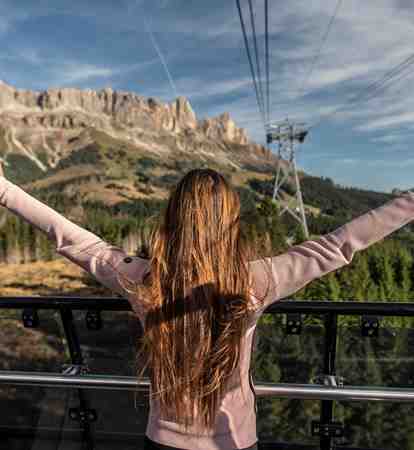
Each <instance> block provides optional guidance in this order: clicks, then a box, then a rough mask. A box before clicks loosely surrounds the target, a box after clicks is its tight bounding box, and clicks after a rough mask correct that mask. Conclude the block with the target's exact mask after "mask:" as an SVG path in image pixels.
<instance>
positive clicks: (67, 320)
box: [59, 307, 95, 450]
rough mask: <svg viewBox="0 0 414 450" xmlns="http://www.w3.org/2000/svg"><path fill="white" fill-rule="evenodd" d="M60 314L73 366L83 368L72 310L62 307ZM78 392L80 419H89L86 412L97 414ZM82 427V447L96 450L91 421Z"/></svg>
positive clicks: (81, 423)
mask: <svg viewBox="0 0 414 450" xmlns="http://www.w3.org/2000/svg"><path fill="white" fill-rule="evenodd" d="M59 312H60V316H61V319H62V324H63V329H64V332H65V335H66V339H67V343H68V348H69V352H70V357H71V361H72V363H73V364H75V365H77V366H83V364H84V362H83V357H82V350H81V347H80V344H79V339H78V335H77V333H76V327H75V324H74V322H73V314H72V310H71V309H69V308H65V307H61V308H59ZM77 391H78V397H79V411H80V417H81V418H84V417H87V415H85V412H86V413H87V412H92V413H95V412H94V411H92V410H90V409H89V408H88V401H87V399H86V397H85V395H84V392H83V390H82V389H80V388H78V389H77ZM80 425H81V428H82V447H83V448H86V449H87V450H94V448H95V445H94V442H93V439H92V435H91V429H90V424H89V421H88V420H80Z"/></svg>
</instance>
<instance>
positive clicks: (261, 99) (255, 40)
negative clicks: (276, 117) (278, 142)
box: [248, 0, 266, 122]
mask: <svg viewBox="0 0 414 450" xmlns="http://www.w3.org/2000/svg"><path fill="white" fill-rule="evenodd" d="M248 3H249V11H250V25H251V27H252V36H253V45H254V47H253V48H254V53H255V57H256V67H257V79H258V86H259V94H260V101H261V103H262V109H263V115H265V111H264V108H265V106H264V97H263V84H262V74H261V70H260V60H259V50H258V47H257V35H256V25H255V20H254V13H253V5H252V0H248ZM265 122H266V119H265Z"/></svg>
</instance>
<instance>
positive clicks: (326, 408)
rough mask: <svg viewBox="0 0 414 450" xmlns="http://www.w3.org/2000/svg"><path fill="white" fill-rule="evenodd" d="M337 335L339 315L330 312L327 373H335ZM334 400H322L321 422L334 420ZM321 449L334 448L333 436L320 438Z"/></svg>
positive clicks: (326, 332) (326, 358)
mask: <svg viewBox="0 0 414 450" xmlns="http://www.w3.org/2000/svg"><path fill="white" fill-rule="evenodd" d="M336 335H337V315H336V314H334V313H328V314H326V315H325V352H324V363H323V366H324V367H323V369H324V374H325V375H335V358H336ZM332 415H333V400H322V402H321V415H320V422H321V424H328V423H331V421H332ZM320 448H321V450H332V437H331V436H328V437H324V436H321V438H320Z"/></svg>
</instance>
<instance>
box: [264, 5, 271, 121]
mask: <svg viewBox="0 0 414 450" xmlns="http://www.w3.org/2000/svg"><path fill="white" fill-rule="evenodd" d="M265 60H266V124H267V125H269V121H270V106H269V105H270V89H269V83H270V81H269V79H270V75H269V5H268V0H265Z"/></svg>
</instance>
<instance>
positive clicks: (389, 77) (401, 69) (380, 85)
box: [309, 53, 414, 129]
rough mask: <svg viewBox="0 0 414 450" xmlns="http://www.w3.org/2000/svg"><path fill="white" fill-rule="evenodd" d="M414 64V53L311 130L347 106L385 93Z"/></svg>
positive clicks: (320, 119)
mask: <svg viewBox="0 0 414 450" xmlns="http://www.w3.org/2000/svg"><path fill="white" fill-rule="evenodd" d="M413 64H414V53H413V54H412V55H411V56H409V57H408V58H406V59H405V60H404V61H402V62H401V63H399V64H397V65H396V66H395V67H393V68H392V69H391V70H389V71H388V72H387V73H386V74H385V75H384V76H383V77H382V78H380V79H379V80H377V81H374V82H372V83H371V84H369V85H368V86H367V87H364V88H362V89H360V90H359V91H358V92H357V94H355V95H353V96H352V97H351V98H349V99H348V100H347V101H346V102H345V103H344V104H342V105H341V106H339V107H338V108H336V109H335V110H334V111H332V112H330V113H327V114H324V115H322V116H321V117H320V118H319V120H318V121H317V122H315V123H314V124H313V125H311V126H310V127H309V129H311V128H315V127H316V126H318V125H320V123H321V122H322V121H323V120H325V119H327V118H328V117H332V116H334V115H335V114H337V113H338V112H339V111H341V110H343V109H344V108H345V107H347V106H350V105H352V104H356V103H358V102H359V101H361V100H372V99H373V98H375V96H376V95H377V94H378V93H379V92H381V90H382V91H384V90H385V89H386V88H387V87H389V86H390V85H391V84H392V82H396V81H400V80H401V79H403V78H404V77H405V76H406V74H407V72H408V69H410V67H411V66H412V65H413Z"/></svg>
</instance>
